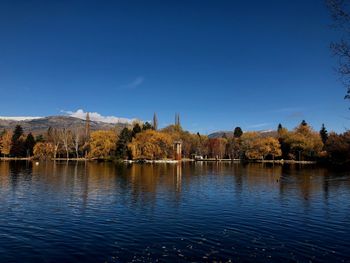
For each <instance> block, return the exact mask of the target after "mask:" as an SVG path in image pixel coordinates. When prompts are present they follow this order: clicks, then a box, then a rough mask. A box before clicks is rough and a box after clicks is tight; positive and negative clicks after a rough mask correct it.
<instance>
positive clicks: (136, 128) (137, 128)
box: [132, 123, 141, 137]
mask: <svg viewBox="0 0 350 263" xmlns="http://www.w3.org/2000/svg"><path fill="white" fill-rule="evenodd" d="M139 132H141V127H140V124H138V123H136V124H135V125H134V127H133V128H132V137H135V136H136V134H138V133H139Z"/></svg>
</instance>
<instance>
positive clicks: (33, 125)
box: [0, 116, 130, 135]
mask: <svg viewBox="0 0 350 263" xmlns="http://www.w3.org/2000/svg"><path fill="white" fill-rule="evenodd" d="M85 124H86V120H83V119H79V118H75V117H71V116H48V117H43V118H35V119H25V120H15V119H10V118H7V119H0V131H2V130H3V129H8V130H13V129H14V128H15V126H16V125H21V126H22V128H23V130H24V132H25V133H29V132H31V133H33V134H35V135H38V134H44V133H45V132H46V131H47V129H48V128H49V127H51V128H57V129H61V128H66V129H70V130H74V129H77V128H82V127H85ZM129 125H130V124H128V123H117V124H114V123H106V122H99V121H90V129H91V130H92V131H94V130H108V129H113V128H115V129H117V130H121V129H123V128H124V127H128V126H129Z"/></svg>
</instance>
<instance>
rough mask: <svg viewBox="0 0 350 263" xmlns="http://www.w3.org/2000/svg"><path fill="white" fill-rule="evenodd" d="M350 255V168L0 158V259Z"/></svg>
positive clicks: (319, 258)
mask: <svg viewBox="0 0 350 263" xmlns="http://www.w3.org/2000/svg"><path fill="white" fill-rule="evenodd" d="M132 261H133V262H157V261H159V262H185V261H190V262H213V261H219V262H220V261H221V262H229V261H233V262H248V261H251V262H281V261H289V262H297V261H299V262H309V261H312V262H350V172H347V171H334V170H330V169H326V168H317V167H315V166H303V167H300V166H281V165H275V166H269V165H263V164H249V165H242V164H225V163H221V164H220V163H208V164H200V163H196V164H182V165H174V164H157V165H151V164H142V165H141V164H133V165H115V164H111V163H83V162H82V163H74V162H71V163H69V164H67V163H65V162H64V163H52V162H48V163H40V164H39V165H35V164H32V163H26V162H11V163H9V162H0V262H132Z"/></svg>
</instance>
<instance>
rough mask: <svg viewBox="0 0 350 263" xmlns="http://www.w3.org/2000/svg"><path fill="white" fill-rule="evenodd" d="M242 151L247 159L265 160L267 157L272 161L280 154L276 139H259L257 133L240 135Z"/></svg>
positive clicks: (259, 136)
mask: <svg viewBox="0 0 350 263" xmlns="http://www.w3.org/2000/svg"><path fill="white" fill-rule="evenodd" d="M242 150H243V152H244V155H245V157H246V158H248V159H265V158H266V157H267V156H268V155H271V156H272V158H273V159H274V158H275V157H279V156H281V154H282V152H281V147H280V144H279V141H278V139H277V138H273V137H261V135H260V134H259V133H257V132H246V133H244V134H243V135H242Z"/></svg>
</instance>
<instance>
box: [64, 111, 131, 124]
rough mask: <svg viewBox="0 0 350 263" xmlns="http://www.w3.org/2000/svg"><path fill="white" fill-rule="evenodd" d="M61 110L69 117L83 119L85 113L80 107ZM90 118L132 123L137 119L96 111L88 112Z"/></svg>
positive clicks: (106, 121) (107, 121)
mask: <svg viewBox="0 0 350 263" xmlns="http://www.w3.org/2000/svg"><path fill="white" fill-rule="evenodd" d="M61 112H63V113H66V114H67V115H69V116H71V117H75V118H78V119H82V120H85V119H86V114H87V112H85V111H84V110H82V109H78V110H77V111H64V110H62V111H61ZM89 116H90V120H92V121H99V122H105V123H132V122H134V121H137V119H128V118H120V117H116V116H103V115H101V114H100V113H98V112H89Z"/></svg>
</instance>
